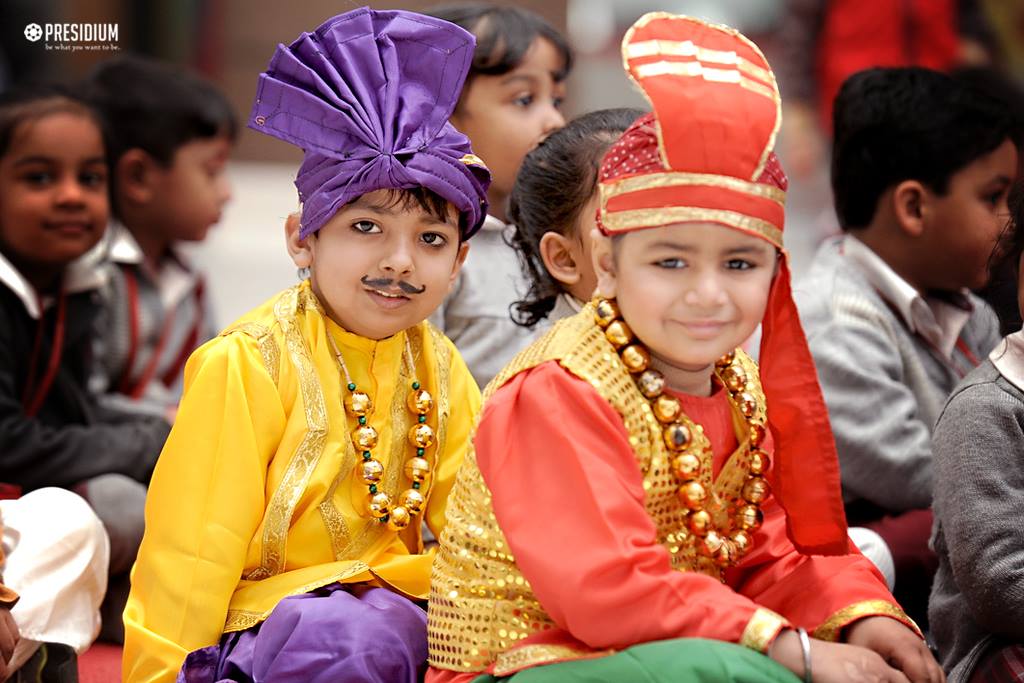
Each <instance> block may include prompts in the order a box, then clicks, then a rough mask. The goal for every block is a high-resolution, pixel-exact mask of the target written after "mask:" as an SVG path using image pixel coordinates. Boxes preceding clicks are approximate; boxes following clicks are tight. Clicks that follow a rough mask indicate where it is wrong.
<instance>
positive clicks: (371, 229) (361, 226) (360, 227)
mask: <svg viewBox="0 0 1024 683" xmlns="http://www.w3.org/2000/svg"><path fill="white" fill-rule="evenodd" d="M352 229H353V230H355V231H356V232H361V233H363V234H364V235H370V234H373V233H378V232H380V226H379V225H377V224H376V223H374V222H373V221H356V222H355V223H353V224H352Z"/></svg>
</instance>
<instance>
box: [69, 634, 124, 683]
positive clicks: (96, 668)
mask: <svg viewBox="0 0 1024 683" xmlns="http://www.w3.org/2000/svg"><path fill="white" fill-rule="evenodd" d="M120 680H121V648H120V647H118V646H117V645H110V644H109V643H94V644H93V646H92V647H90V648H89V649H88V650H86V652H85V654H83V655H82V656H81V657H79V658H78V681H79V683H119V681H120Z"/></svg>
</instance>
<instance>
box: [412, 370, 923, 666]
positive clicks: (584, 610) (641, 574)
mask: <svg viewBox="0 0 1024 683" xmlns="http://www.w3.org/2000/svg"><path fill="white" fill-rule="evenodd" d="M677 397H679V398H680V399H681V400H682V401H683V404H684V410H685V411H686V413H687V414H688V415H689V416H690V417H691V418H693V419H694V420H696V421H697V422H698V423H700V424H702V425H703V426H704V429H705V433H706V434H707V435H708V437H709V439H710V440H711V443H712V447H713V449H714V455H715V457H714V471H715V473H716V475H717V473H718V472H719V471H720V470H721V468H722V466H723V465H724V463H725V462H726V460H727V459H728V458H729V457H730V456H731V455H732V452H733V449H734V448H735V447H736V446H737V440H736V437H735V435H734V433H733V421H732V416H731V412H730V405H729V403H728V401H727V400H726V396H725V392H722V391H718V392H716V393H715V394H713V395H712V396H711V397H710V398H697V397H692V396H685V395H677ZM474 445H475V450H476V458H477V464H478V466H479V468H480V472H481V474H482V475H483V478H484V480H485V481H486V483H487V487H488V488H489V489H490V491H491V494H492V497H493V500H492V505H493V510H494V515H495V518H496V521H497V522H498V525H499V526H500V528H501V530H502V532H503V533H504V535H505V538H506V539H507V542H508V545H509V549H510V551H511V553H512V555H513V556H514V557H515V561H516V564H517V566H518V567H519V568H520V570H521V571H522V574H523V576H524V577H525V578H526V580H527V581H528V582H529V584H530V586H531V587H532V588H533V592H534V595H536V597H537V599H538V600H539V601H540V603H541V605H542V606H543V608H544V610H545V612H546V613H547V614H548V615H549V616H550V617H551V619H552V620H553V621H554V622H555V625H556V628H553V629H549V630H546V631H542V632H540V633H537V634H535V635H534V636H532V637H531V638H528V639H527V640H525V641H521V642H519V643H518V644H517V647H524V646H527V645H529V644H531V643H539V642H543V643H552V644H554V643H557V644H561V645H567V646H569V647H571V648H572V649H574V650H576V651H579V650H581V649H582V650H591V651H593V652H594V654H595V655H597V654H600V653H606V652H607V651H609V650H621V649H623V648H627V647H629V646H631V645H636V644H639V643H644V642H649V641H655V640H663V639H668V638H680V637H700V638H712V639H717V640H724V641H729V642H735V643H739V642H741V641H742V640H743V636H744V632H745V630H746V629H747V628H748V624H750V623H751V621H752V619H753V618H754V616H755V613H756V612H757V611H758V610H759V609H761V608H765V609H768V610H771V611H772V612H776V613H778V614H779V615H781V616H782V617H784V618H785V619H786V620H788V622H789V623H790V624H792V625H794V626H803V627H804V628H807V629H808V630H809V631H811V632H812V633H813V634H814V635H815V636H816V637H819V638H823V639H830V640H834V639H836V638H837V637H838V636H839V634H840V631H841V629H842V628H843V627H844V626H846V625H848V624H850V623H852V622H853V621H855V620H856V619H858V618H863V617H866V616H874V615H878V614H883V615H887V616H893V617H895V618H899V619H901V620H905V618H904V617H902V613H901V612H900V610H899V609H898V607H896V603H895V601H894V600H893V598H892V596H891V595H890V593H889V592H888V590H887V589H886V587H885V583H884V581H883V579H882V578H881V576H880V575H879V574H878V572H877V570H876V569H875V567H874V565H872V564H871V563H870V562H869V561H868V560H866V559H865V558H864V557H863V556H861V555H860V554H859V553H858V552H857V551H856V549H855V548H853V546H852V545H851V550H850V554H849V555H841V556H832V557H825V556H813V557H812V556H806V555H802V554H800V553H798V552H797V551H796V550H795V548H794V547H793V544H792V542H791V541H790V539H789V537H788V536H787V533H786V513H785V511H784V510H783V509H782V508H781V507H780V506H779V505H778V504H777V503H776V501H775V500H774V498H770V499H769V500H768V501H767V502H766V503H765V504H764V505H763V506H762V510H763V512H764V515H765V521H764V524H763V526H762V527H761V529H760V530H758V531H757V532H756V534H755V536H754V548H753V550H752V551H751V552H750V553H749V554H748V555H747V556H746V557H744V558H743V560H742V561H741V562H740V564H739V565H738V566H737V567H735V568H733V569H730V570H728V571H727V572H726V574H725V582H724V583H722V582H719V581H717V580H715V579H714V578H712V577H710V576H708V575H706V574H702V573H698V572H691V571H678V570H675V569H673V568H672V565H671V562H670V557H669V551H668V550H667V549H666V548H665V546H664V545H662V544H660V543H658V541H657V540H656V539H657V532H656V528H655V523H654V521H653V520H652V518H651V516H650V515H649V514H648V512H647V510H646V509H645V507H644V498H645V491H644V486H643V478H642V475H641V472H640V470H639V469H638V468H637V464H636V456H635V453H634V449H633V448H632V446H631V445H630V440H629V434H628V433H627V431H626V428H625V426H624V425H623V421H622V418H621V417H620V415H619V414H618V413H617V412H616V411H615V409H614V408H612V406H611V405H609V404H608V402H607V401H605V400H604V399H603V398H602V397H601V396H600V395H599V394H598V393H597V391H596V390H595V389H594V388H593V387H592V386H591V385H590V384H589V383H587V382H586V381H584V380H581V379H579V378H577V377H575V376H573V375H572V374H570V373H569V372H568V371H566V370H565V369H564V368H562V367H561V366H560V365H559V364H558V363H557V362H554V361H548V362H546V363H542V364H540V365H538V366H536V367H534V368H533V369H530V370H527V371H525V372H521V373H519V374H518V375H516V376H515V377H513V378H512V379H511V380H509V381H508V383H507V384H505V385H504V386H503V387H501V389H499V390H498V391H497V392H495V394H494V395H493V396H492V398H491V399H490V400H489V401H488V402H487V404H486V406H485V408H484V412H483V415H482V418H481V422H480V425H479V427H478V431H477V434H476V437H475V440H474ZM765 448H766V450H768V451H769V452H770V451H771V448H772V446H771V443H770V442H768V443H766V445H765ZM906 623H908V624H909V623H910V622H909V620H907V621H906ZM776 632H777V629H776ZM774 635H775V634H774V633H773V634H770V637H768V638H767V639H766V641H765V642H766V643H770V642H771V639H772V638H773V637H774ZM477 675H479V672H454V671H445V670H440V669H432V670H431V672H430V673H429V674H428V677H427V680H428V681H430V682H431V683H439V682H442V681H444V682H447V681H459V682H463V681H471V680H473V678H475V677H476V676H477Z"/></svg>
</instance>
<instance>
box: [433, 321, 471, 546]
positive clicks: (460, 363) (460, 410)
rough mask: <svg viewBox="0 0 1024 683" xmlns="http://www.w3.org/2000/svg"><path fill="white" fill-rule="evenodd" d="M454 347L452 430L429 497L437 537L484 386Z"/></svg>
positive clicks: (449, 343) (450, 400)
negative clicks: (478, 383) (471, 372)
mask: <svg viewBox="0 0 1024 683" xmlns="http://www.w3.org/2000/svg"><path fill="white" fill-rule="evenodd" d="M444 343H445V344H448V345H449V346H451V354H452V356H451V358H452V362H451V375H450V384H449V394H448V396H449V401H448V410H449V414H448V433H447V435H446V437H445V443H444V452H443V453H440V452H439V453H438V455H437V464H436V465H435V469H434V481H433V484H431V487H430V498H429V499H428V500H427V511H426V522H427V526H428V527H429V528H430V531H431V532H432V533H433V534H434V537H435V538H440V537H441V530H442V529H444V526H445V521H446V516H445V510H446V509H447V506H448V494H450V493H451V491H452V486H454V485H455V474H456V473H457V472H458V471H459V466H460V465H461V464H462V459H463V457H465V455H466V450H467V449H468V448H469V441H470V439H471V438H472V434H473V430H474V429H475V428H476V419H477V416H478V415H479V414H480V388H479V387H478V386H477V383H476V380H475V379H473V375H471V374H470V372H469V368H467V367H466V362H465V361H464V360H462V356H460V355H459V352H458V351H456V350H455V346H454V345H453V344H452V343H451V342H450V341H448V339H445V340H444Z"/></svg>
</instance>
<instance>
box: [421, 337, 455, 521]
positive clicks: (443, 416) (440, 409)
mask: <svg viewBox="0 0 1024 683" xmlns="http://www.w3.org/2000/svg"><path fill="white" fill-rule="evenodd" d="M427 330H428V334H429V335H430V341H431V342H432V343H431V346H432V347H433V348H434V349H435V354H436V358H437V386H436V391H437V393H436V395H435V397H434V398H436V399H437V448H436V449H435V450H434V453H444V452H445V450H444V449H445V446H446V445H447V441H448V415H449V413H450V412H451V406H450V403H451V398H450V397H449V387H450V385H451V374H452V350H451V347H450V346H449V345H448V343H447V338H446V337H445V336H444V333H443V332H441V330H439V329H437V328H436V327H434V326H433V325H432V324H430V323H427ZM423 346H424V344H423V340H420V348H423ZM431 491H433V487H432V486H430V482H429V481H428V482H427V491H426V492H425V493H424V494H423V495H424V496H425V497H426V499H427V502H428V503H429V501H430V493H431ZM423 507H424V509H426V504H424V506H423Z"/></svg>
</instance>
